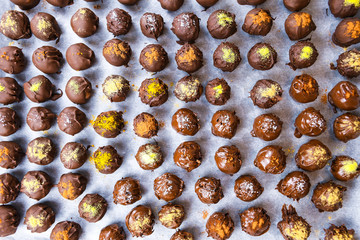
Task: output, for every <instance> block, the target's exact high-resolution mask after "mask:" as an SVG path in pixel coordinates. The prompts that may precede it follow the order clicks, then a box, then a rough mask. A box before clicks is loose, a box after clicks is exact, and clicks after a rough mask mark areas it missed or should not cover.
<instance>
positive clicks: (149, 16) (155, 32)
mask: <svg viewBox="0 0 360 240" xmlns="http://www.w3.org/2000/svg"><path fill="white" fill-rule="evenodd" d="M140 28H141V32H142V33H143V34H144V35H145V36H146V37H148V38H154V39H156V40H157V39H158V37H160V35H161V34H163V32H164V19H163V17H162V16H161V15H160V14H156V13H149V12H146V13H144V15H142V17H141V18H140Z"/></svg>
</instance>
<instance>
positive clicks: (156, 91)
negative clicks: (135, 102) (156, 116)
mask: <svg viewBox="0 0 360 240" xmlns="http://www.w3.org/2000/svg"><path fill="white" fill-rule="evenodd" d="M139 97H140V99H141V102H142V103H145V104H147V105H149V106H150V107H157V106H160V105H162V104H163V103H165V102H166V101H167V99H168V97H169V93H168V86H167V85H166V84H165V83H164V82H163V81H162V80H161V79H160V78H148V79H145V80H144V81H143V82H142V83H141V86H140V88H139Z"/></svg>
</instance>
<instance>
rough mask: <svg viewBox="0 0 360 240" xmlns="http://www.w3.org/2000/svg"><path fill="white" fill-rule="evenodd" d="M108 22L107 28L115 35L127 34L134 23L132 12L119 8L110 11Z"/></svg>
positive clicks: (107, 17)
mask: <svg viewBox="0 0 360 240" xmlns="http://www.w3.org/2000/svg"><path fill="white" fill-rule="evenodd" d="M106 22H107V23H106V25H107V30H108V31H109V32H111V33H112V34H114V36H115V37H116V36H119V35H125V34H127V33H128V32H129V31H130V28H131V25H132V22H131V16H130V14H129V13H128V12H127V11H125V10H123V9H119V8H114V9H113V10H111V11H110V12H109V13H108V15H107V16H106Z"/></svg>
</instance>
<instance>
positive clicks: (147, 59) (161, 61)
mask: <svg viewBox="0 0 360 240" xmlns="http://www.w3.org/2000/svg"><path fill="white" fill-rule="evenodd" d="M139 62H140V64H141V66H142V67H143V68H144V69H145V70H146V71H148V72H160V71H161V70H164V69H165V67H166V65H167V64H168V63H169V58H168V55H167V52H166V51H165V49H164V48H163V47H162V46H161V45H160V44H150V45H147V46H146V47H145V48H144V49H143V50H142V51H141V53H140V57H139Z"/></svg>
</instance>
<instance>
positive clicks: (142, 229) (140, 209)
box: [125, 205, 155, 237]
mask: <svg viewBox="0 0 360 240" xmlns="http://www.w3.org/2000/svg"><path fill="white" fill-rule="evenodd" d="M125 223H126V227H127V229H128V230H129V232H130V233H131V235H132V236H133V237H144V236H149V235H151V234H152V233H153V231H154V230H153V226H154V224H155V216H154V214H153V212H152V211H151V208H150V207H147V206H144V205H139V206H137V207H135V208H133V209H132V210H131V211H130V212H129V214H128V215H127V216H126V219H125Z"/></svg>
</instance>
